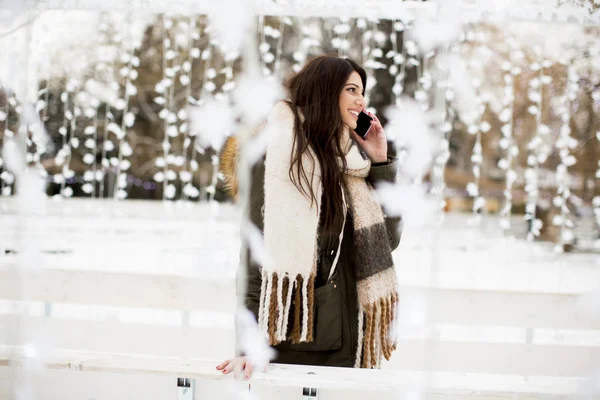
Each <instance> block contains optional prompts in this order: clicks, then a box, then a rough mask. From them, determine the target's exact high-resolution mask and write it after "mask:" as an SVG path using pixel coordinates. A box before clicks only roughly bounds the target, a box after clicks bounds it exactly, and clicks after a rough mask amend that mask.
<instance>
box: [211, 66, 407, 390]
mask: <svg viewBox="0 0 600 400" xmlns="http://www.w3.org/2000/svg"><path fill="white" fill-rule="evenodd" d="M366 84H367V78H366V73H365V71H364V69H363V68H361V67H360V66H359V65H358V64H356V63H355V62H353V61H352V60H349V59H343V58H339V57H336V56H330V55H325V56H320V57H317V58H315V59H313V60H311V61H310V62H309V63H307V64H306V66H305V67H304V68H303V69H302V70H301V71H300V72H299V73H298V74H296V75H295V76H294V77H293V78H292V79H291V80H290V81H289V83H288V88H289V96H290V97H289V99H290V100H289V101H287V102H279V103H277V104H276V105H275V107H274V109H273V110H272V112H271V113H270V115H269V117H268V119H267V128H266V129H270V130H271V132H273V135H272V136H270V137H269V143H268V145H267V150H266V154H265V158H264V159H263V162H262V163H259V164H257V165H255V166H254V168H253V170H252V178H251V185H250V187H251V190H250V207H249V213H250V219H251V220H252V222H253V223H254V224H255V225H256V226H257V227H258V228H259V229H260V230H261V231H262V232H263V235H264V243H265V250H266V253H267V254H268V255H269V259H268V260H267V261H265V262H264V263H263V265H257V264H256V263H255V262H254V261H252V259H251V257H250V254H249V251H246V252H244V256H245V257H246V258H247V259H246V261H247V262H246V263H244V264H245V265H247V267H248V270H247V277H248V281H247V293H246V298H245V304H246V306H247V307H248V309H249V310H250V311H251V312H252V313H253V314H254V315H255V317H256V318H257V320H258V323H259V330H261V331H262V333H263V334H264V335H265V336H266V337H267V338H268V339H269V344H270V345H271V346H273V347H274V348H275V350H276V351H277V357H276V359H275V360H274V362H277V363H289V364H309V365H321V366H339V367H363V368H373V367H377V366H378V365H379V363H380V360H381V358H382V357H385V358H386V359H389V357H390V356H391V353H392V351H393V350H394V349H395V339H394V337H393V336H394V335H393V330H392V321H393V317H394V311H395V305H396V301H397V283H396V274H395V270H394V264H393V260H392V256H391V252H392V251H393V250H394V249H395V248H396V247H397V246H398V243H399V241H400V231H399V227H400V223H401V219H400V218H388V217H387V216H386V215H385V214H384V212H383V210H382V209H381V207H380V205H379V203H378V201H377V199H376V197H375V196H373V185H374V184H376V183H377V182H378V181H394V180H395V177H396V171H397V165H396V161H395V159H393V158H392V157H388V154H387V151H388V148H387V140H386V136H385V132H384V129H383V127H382V126H381V123H380V122H379V120H378V119H377V117H376V116H375V115H373V114H371V113H369V115H370V116H371V117H372V118H373V121H372V122H371V125H372V127H371V129H370V131H369V133H368V135H367V136H366V138H365V139H362V138H361V137H360V136H359V135H357V134H356V132H354V129H355V128H356V125H357V119H358V114H359V113H360V111H361V110H365V99H364V88H365V87H366ZM357 146H358V147H357ZM237 152H238V150H237V142H236V140H235V139H232V140H229V141H228V143H226V145H225V147H224V150H223V153H222V157H223V158H222V159H223V161H222V165H229V166H230V167H231V166H234V164H235V163H234V162H232V160H235V159H236V154H237ZM227 160H229V161H227ZM233 169H234V167H231V168H227V167H224V168H222V172H224V173H225V175H226V177H227V178H226V179H227V181H228V183H229V187H230V188H233V194H234V195H235V188H237V182H236V180H235V171H233ZM244 264H242V265H244ZM238 368H242V369H244V371H245V378H246V379H248V378H249V377H250V375H251V373H252V366H251V365H250V364H249V362H247V360H246V358H245V357H243V356H240V357H236V358H234V359H233V360H227V361H224V362H223V363H221V364H220V365H218V366H217V369H218V370H221V371H223V373H225V374H227V373H229V372H231V371H232V370H234V369H238Z"/></svg>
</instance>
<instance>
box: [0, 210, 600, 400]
mask: <svg viewBox="0 0 600 400" xmlns="http://www.w3.org/2000/svg"><path fill="white" fill-rule="evenodd" d="M99 204H101V205H102V207H103V208H104V210H103V211H98V205H99ZM15 207H16V205H15V203H13V202H10V201H6V200H2V203H1V204H0V209H1V210H2V214H1V215H0V247H1V248H3V249H5V251H6V250H7V249H8V250H10V252H9V253H8V254H7V255H4V256H0V384H1V385H0V398H2V399H4V398H11V397H9V396H10V393H11V391H12V390H13V389H14V388H15V387H16V386H17V383H16V382H17V381H16V380H14V379H12V378H11V377H12V376H14V375H15V374H16V375H18V374H21V375H23V374H25V375H26V374H27V373H30V369H28V368H25V367H27V366H28V365H30V364H31V362H32V359H34V360H36V362H37V364H36V365H38V366H45V367H46V368H44V370H45V371H46V372H45V373H44V374H43V375H41V376H38V377H37V378H36V379H37V380H35V384H34V385H33V386H34V388H37V390H39V393H42V395H40V397H36V398H40V399H46V398H47V399H55V398H61V399H65V400H70V399H79V398H83V397H81V396H82V395H83V394H85V396H87V397H85V398H86V399H87V398H96V399H102V398H110V399H119V398H123V399H125V398H127V399H130V398H144V399H151V400H152V399H170V398H172V399H176V398H177V396H178V392H177V390H178V389H177V385H176V383H177V380H176V379H175V378H177V377H183V378H188V379H195V381H194V382H195V388H194V390H193V392H194V393H195V398H196V399H205V398H208V399H213V398H218V399H226V398H229V397H228V396H230V397H231V398H234V396H235V395H236V391H239V390H248V389H249V388H250V390H251V391H252V392H253V393H255V394H258V395H260V396H261V397H260V398H264V399H270V398H283V397H284V396H285V398H288V397H289V398H298V399H299V398H301V391H302V388H305V387H310V388H318V389H319V392H318V394H319V398H320V399H322V400H323V399H324V400H327V399H342V398H343V399H352V398H357V399H358V398H365V397H366V396H370V397H373V396H374V393H377V394H376V395H375V396H376V398H386V396H388V397H389V398H399V397H397V396H398V395H400V394H404V395H406V393H410V392H411V391H420V390H421V391H423V392H425V393H427V394H428V396H430V397H431V398H444V399H446V398H452V399H459V398H467V397H473V396H479V397H480V398H515V397H519V398H566V397H570V396H574V395H576V394H580V395H583V394H584V393H585V390H586V387H590V385H593V383H592V381H591V379H592V378H593V374H594V373H595V371H596V369H597V368H598V367H600V319H597V318H596V319H595V318H594V315H593V313H591V314H590V312H589V309H586V308H585V307H581V303H582V301H583V300H585V299H583V300H582V298H581V294H583V293H586V292H590V291H592V290H595V289H597V288H598V287H599V286H600V265H598V260H597V259H596V258H594V256H593V255H586V254H569V255H561V254H555V253H553V252H551V251H550V246H548V247H546V246H544V245H538V244H527V243H524V242H521V241H518V240H507V239H503V238H502V237H500V236H499V235H498V233H497V232H496V231H495V229H494V228H493V226H494V224H493V223H495V222H496V221H490V223H489V224H485V223H484V225H483V226H482V227H481V228H478V230H477V231H475V232H473V231H471V230H469V228H466V225H465V224H464V218H463V217H460V216H452V215H449V216H448V218H447V220H446V222H445V224H444V229H442V230H441V231H440V230H436V229H433V228H430V227H421V228H419V229H418V230H417V229H412V230H411V228H410V227H409V228H407V230H406V232H405V234H404V237H403V240H402V244H401V246H400V248H399V249H398V250H397V251H396V252H395V254H394V258H395V260H396V265H397V268H398V277H399V280H400V282H401V285H402V288H401V296H402V297H401V308H400V311H401V320H400V323H401V324H402V325H401V337H400V342H399V346H398V350H397V351H396V352H395V355H394V357H393V358H392V360H391V361H390V362H389V363H386V364H384V365H383V367H382V370H380V371H364V370H352V369H339V368H323V367H301V366H284V365H272V366H271V367H270V368H269V371H268V372H267V373H264V374H262V373H259V374H256V375H255V376H254V377H253V379H252V380H251V381H249V382H233V381H232V378H230V377H223V376H222V375H221V374H220V373H218V372H217V371H216V370H215V369H214V367H215V365H216V363H217V362H219V361H220V360H222V359H224V358H227V357H230V356H231V355H233V347H234V346H233V343H234V330H233V310H234V308H235V303H236V299H235V294H234V275H235V269H236V266H237V260H238V257H239V256H238V252H239V249H238V246H239V244H238V231H237V223H236V221H237V220H236V218H237V213H236V212H235V211H234V210H232V209H230V208H227V207H224V208H222V210H221V213H220V214H219V216H218V217H214V218H213V217H210V216H209V215H210V212H208V210H207V208H206V206H205V205H202V206H198V205H196V206H179V205H176V204H172V205H171V206H170V207H168V208H164V206H162V205H161V204H160V203H150V202H135V201H127V202H121V203H119V202H112V201H111V202H104V203H98V202H96V203H94V202H91V201H76V200H71V201H68V202H64V203H52V202H51V203H49V204H48V206H47V212H46V214H45V215H44V216H43V217H39V216H23V215H18V214H17V213H15V211H14V209H15ZM436 235H437V236H438V237H437V239H438V241H437V242H435V241H434V240H435V239H436ZM469 238H470V239H469ZM467 241H468V242H469V243H468V244H467ZM24 243H29V249H30V250H29V251H25V249H26V248H27V246H24ZM434 243H438V245H434ZM36 247H37V248H39V249H40V250H41V251H40V252H39V253H37V255H36V252H35V251H32V250H31V249H35V248H36ZM463 247H469V248H470V249H469V250H468V251H467V250H465V249H464V248H463ZM13 251H15V252H16V253H13ZM596 315H597V314H596ZM32 346H33V347H32ZM32 349H34V350H32ZM9 365H12V367H11V368H8V366H9ZM19 365H21V366H23V368H19V367H18V366H19ZM28 371H29V372H28ZM57 382H62V383H64V385H62V384H57ZM21 384H22V382H21ZM73 385H74V386H73ZM69 387H71V389H69ZM73 387H75V388H77V389H73ZM234 389H235V390H234ZM132 393H135V396H133V397H132ZM80 395H81V396H80ZM169 396H171V397H169ZM294 396H295V397H294ZM394 396H396V397H394Z"/></svg>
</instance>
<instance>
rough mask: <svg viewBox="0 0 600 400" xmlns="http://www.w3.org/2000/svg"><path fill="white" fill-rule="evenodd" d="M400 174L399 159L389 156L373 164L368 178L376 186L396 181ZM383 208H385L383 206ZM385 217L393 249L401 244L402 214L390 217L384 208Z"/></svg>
mask: <svg viewBox="0 0 600 400" xmlns="http://www.w3.org/2000/svg"><path fill="white" fill-rule="evenodd" d="M397 174H398V159H397V158H395V157H388V161H387V162H386V163H379V164H374V165H371V171H370V172H369V176H368V177H367V180H368V181H369V182H370V183H371V184H372V185H373V186H375V185H376V184H377V182H392V183H393V182H395V181H396V175H397ZM382 210H383V208H382ZM383 215H384V217H385V227H386V230H387V234H388V240H389V242H390V248H391V249H392V251H394V250H396V248H397V247H398V245H399V244H400V238H401V237H402V229H403V221H402V216H398V217H388V216H387V214H386V213H385V210H383Z"/></svg>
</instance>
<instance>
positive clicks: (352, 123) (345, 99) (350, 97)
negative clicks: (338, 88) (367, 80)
mask: <svg viewBox="0 0 600 400" xmlns="http://www.w3.org/2000/svg"><path fill="white" fill-rule="evenodd" d="M363 92H364V88H363V86H362V80H361V79H360V75H359V74H358V72H356V71H352V73H351V74H350V76H349V77H348V80H347V81H346V84H345V85H344V88H343V89H342V93H341V94H340V113H341V115H342V121H343V122H344V125H346V126H347V127H348V128H350V129H355V128H356V121H357V120H358V114H359V113H360V112H361V110H362V109H363V108H364V106H365V99H364V97H363Z"/></svg>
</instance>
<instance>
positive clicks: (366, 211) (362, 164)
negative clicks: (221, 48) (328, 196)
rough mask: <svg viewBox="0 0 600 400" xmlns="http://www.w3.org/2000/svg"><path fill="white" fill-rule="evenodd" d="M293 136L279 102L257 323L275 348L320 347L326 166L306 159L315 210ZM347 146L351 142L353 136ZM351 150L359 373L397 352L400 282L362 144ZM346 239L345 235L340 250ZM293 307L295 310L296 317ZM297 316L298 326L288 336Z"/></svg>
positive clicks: (272, 121) (270, 125)
mask: <svg viewBox="0 0 600 400" xmlns="http://www.w3.org/2000/svg"><path fill="white" fill-rule="evenodd" d="M293 129H294V115H293V113H292V111H291V109H290V107H289V106H288V105H287V104H285V103H283V102H279V103H278V104H277V105H276V106H275V107H274V109H273V111H272V112H271V114H270V115H269V117H268V120H267V127H266V130H268V131H269V132H268V133H267V135H268V138H269V139H268V144H267V150H266V160H265V186H264V193H265V205H264V241H265V250H266V253H267V254H268V255H269V257H268V260H266V261H265V262H264V263H263V267H262V287H261V296H260V307H259V317H258V322H259V329H261V331H262V332H263V334H264V335H265V336H266V337H267V338H268V339H269V343H270V345H276V344H278V343H280V342H282V341H286V340H289V341H290V342H292V343H301V342H312V341H313V340H314V337H313V330H314V315H315V312H314V307H315V304H314V283H315V276H316V271H317V257H318V250H319V249H318V248H317V243H318V240H317V238H318V228H319V226H318V224H319V221H320V209H321V196H322V194H323V188H322V182H321V172H320V167H319V165H318V162H316V160H317V159H316V156H315V155H314V154H311V153H312V151H311V150H309V151H308V152H306V153H305V154H304V156H303V158H302V160H301V162H302V164H303V167H304V171H306V175H307V176H308V178H309V181H311V185H312V188H313V190H314V191H315V195H316V198H317V199H318V201H317V203H316V204H312V206H311V201H310V199H309V198H308V197H307V196H305V195H303V194H302V193H301V192H300V191H299V190H298V189H297V188H296V186H295V185H294V184H293V182H292V181H291V180H290V177H289V170H290V163H291V160H290V155H291V150H292V146H293V140H294V136H293ZM347 141H348V143H349V144H350V143H351V141H350V139H349V137H348V138H347ZM347 147H348V148H349V149H348V152H347V154H346V162H347V176H346V179H347V192H346V193H343V195H344V199H345V200H344V214H346V212H350V213H351V215H352V216H353V221H354V226H353V228H354V243H355V249H356V250H355V252H354V261H355V262H354V265H355V266H356V277H357V291H358V303H359V304H358V310H359V315H358V321H359V322H358V324H359V326H358V332H359V339H358V346H357V351H356V358H355V367H357V368H358V367H362V368H373V367H378V366H379V365H380V361H381V358H382V357H385V358H386V359H388V360H389V358H390V356H391V353H392V351H393V350H394V349H395V348H396V345H395V334H394V330H393V327H392V324H393V320H394V317H395V309H396V302H397V279H396V272H395V269H394V263H393V260H392V256H391V250H390V246H389V242H388V235H387V231H386V227H385V222H384V215H383V211H382V210H381V206H380V204H379V202H378V200H377V197H376V196H375V193H374V190H373V188H372V187H371V185H370V184H369V183H368V182H367V181H366V180H365V178H366V177H367V176H368V174H369V170H370V167H371V163H370V161H369V160H368V159H367V160H365V159H363V157H362V155H361V153H360V151H359V150H358V148H357V146H356V145H353V146H352V145H349V146H347ZM338 161H340V160H338ZM344 221H345V218H344ZM342 236H343V228H342V234H341V235H340V245H341V240H342ZM339 249H340V248H339V247H338V254H337V255H336V257H335V260H334V265H333V266H332V273H333V269H334V268H335V264H336V263H337V260H338V258H339ZM330 276H331V275H330ZM292 304H294V310H293V311H290V309H291V306H292ZM290 316H291V318H292V319H293V322H290V324H291V326H292V330H291V332H288V321H289V320H290Z"/></svg>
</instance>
